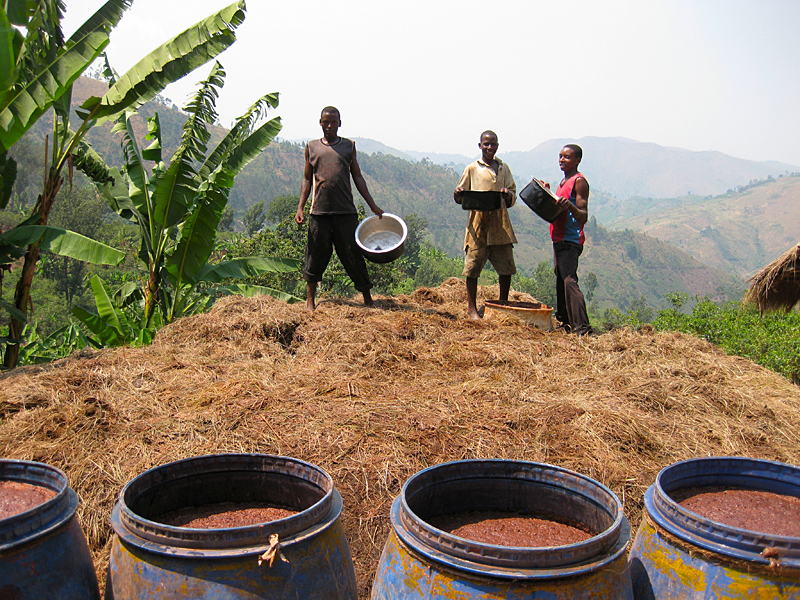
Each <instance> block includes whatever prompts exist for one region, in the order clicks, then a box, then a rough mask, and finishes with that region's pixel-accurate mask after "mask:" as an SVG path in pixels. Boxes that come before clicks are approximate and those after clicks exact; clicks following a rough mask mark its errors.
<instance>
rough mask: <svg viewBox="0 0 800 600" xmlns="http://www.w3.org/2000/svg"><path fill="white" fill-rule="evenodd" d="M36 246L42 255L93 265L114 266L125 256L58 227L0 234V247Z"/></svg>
mask: <svg viewBox="0 0 800 600" xmlns="http://www.w3.org/2000/svg"><path fill="white" fill-rule="evenodd" d="M36 242H38V243H39V247H40V248H41V249H42V250H44V251H46V252H52V253H53V254H58V255H59V256H68V257H70V258H74V259H76V260H81V261H83V262H88V263H92V264H95V265H116V264H119V263H120V262H121V261H122V259H123V258H125V253H124V252H120V251H119V250H117V249H116V248H112V247H111V246H106V245H105V244H101V243H100V242H96V241H94V240H92V239H90V238H87V237H86V236H83V235H80V234H79V233H75V232H74V231H68V230H66V229H62V228H61V227H51V226H49V225H24V226H21V227H20V226H17V227H14V228H12V229H9V230H8V231H6V232H5V233H3V234H0V246H2V245H4V244H8V245H12V246H16V247H22V246H28V245H30V244H34V243H36Z"/></svg>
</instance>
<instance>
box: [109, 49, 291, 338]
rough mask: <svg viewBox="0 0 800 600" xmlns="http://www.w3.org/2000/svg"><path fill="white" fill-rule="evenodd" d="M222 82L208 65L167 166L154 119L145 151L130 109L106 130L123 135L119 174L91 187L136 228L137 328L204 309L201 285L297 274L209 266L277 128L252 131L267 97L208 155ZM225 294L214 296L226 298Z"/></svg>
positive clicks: (233, 264) (265, 267) (287, 265)
mask: <svg viewBox="0 0 800 600" xmlns="http://www.w3.org/2000/svg"><path fill="white" fill-rule="evenodd" d="M224 82H225V70H224V69H223V67H222V65H220V64H219V63H218V62H215V64H214V65H213V67H212V69H211V72H210V73H209V75H208V77H207V78H206V79H205V80H204V81H202V82H200V84H199V88H198V90H197V91H196V92H195V93H194V94H193V95H192V96H191V97H190V98H189V101H188V102H187V104H186V106H184V111H185V113H186V114H187V115H188V119H187V120H186V123H185V124H184V126H183V133H182V136H181V143H180V145H179V146H178V149H177V150H176V151H175V153H174V154H173V156H172V158H171V159H170V161H169V165H167V164H165V163H164V161H163V159H162V156H161V128H160V124H159V120H158V114H156V115H154V116H153V117H151V118H150V119H148V134H147V136H146V139H147V140H148V141H150V142H151V143H150V145H149V146H147V147H146V148H144V149H141V145H140V144H139V142H138V141H137V139H136V137H135V135H134V131H133V126H132V124H131V117H132V116H133V114H134V113H133V112H132V111H127V112H125V113H124V114H123V115H121V116H120V117H119V119H118V121H117V124H116V125H115V127H114V130H113V131H115V132H117V133H121V134H122V148H123V154H124V157H125V166H124V167H123V169H122V170H121V171H120V170H119V169H117V168H116V167H115V168H112V169H109V170H108V171H107V173H108V175H107V177H104V178H102V179H101V180H100V181H98V182H97V183H98V187H99V189H100V190H101V192H102V193H103V195H104V196H105V197H106V199H107V200H108V202H109V204H110V205H111V207H112V208H113V209H114V210H115V211H116V212H117V214H119V215H120V216H121V217H122V218H124V219H128V220H130V221H131V222H133V223H135V224H136V225H137V227H138V229H139V233H140V236H141V248H140V250H139V258H140V259H141V260H142V262H143V263H144V265H145V267H146V269H147V274H146V281H145V283H144V284H143V290H142V293H143V297H144V321H143V324H142V326H143V327H148V326H149V323H150V320H151V319H152V318H153V315H154V314H156V308H157V307H159V309H160V313H161V315H162V317H163V318H164V320H165V322H167V323H169V322H172V321H173V320H175V319H177V318H178V317H180V316H182V315H185V314H190V313H192V312H195V311H197V310H199V309H200V308H201V307H203V306H206V305H207V300H203V299H202V298H201V295H198V293H197V287H198V284H200V283H212V284H213V283H219V282H222V280H223V279H238V278H245V277H252V276H254V275H258V274H261V273H266V272H289V271H296V270H297V269H298V268H299V264H300V263H299V261H297V260H295V259H288V258H264V257H246V258H239V259H235V260H234V261H227V262H223V263H221V264H218V265H209V264H208V260H209V258H210V256H211V253H212V251H213V249H214V241H215V238H216V232H217V226H218V225H219V221H220V218H221V217H222V213H223V212H224V210H225V207H226V205H227V203H228V195H229V193H230V189H231V187H233V183H234V179H235V177H236V176H237V175H238V174H239V173H240V172H241V171H242V169H244V167H245V166H247V164H249V163H250V161H252V160H253V159H254V158H255V157H257V156H258V155H259V154H260V153H261V152H262V151H263V150H264V149H265V148H266V147H267V146H268V145H269V143H270V142H271V141H272V140H273V139H274V138H275V136H276V135H277V134H278V132H279V131H280V129H281V122H280V117H275V118H273V119H270V120H268V121H266V122H263V123H262V124H260V125H259V123H260V122H261V121H262V119H263V117H265V115H266V113H267V111H268V109H270V108H276V107H277V106H278V94H275V93H272V94H266V95H264V96H262V97H261V98H259V99H258V100H257V101H256V102H255V103H254V104H253V105H252V106H250V108H248V109H247V111H245V113H244V114H243V115H242V116H240V117H239V118H238V119H237V120H236V122H235V124H234V125H233V127H232V128H231V130H230V131H229V132H228V133H227V134H226V135H225V136H224V137H223V139H222V140H221V141H220V142H219V144H217V146H216V147H215V148H214V149H213V150H211V151H210V152H209V148H208V145H207V144H208V140H209V139H210V137H211V134H210V133H209V129H208V128H209V126H210V125H213V124H214V123H215V122H216V120H217V111H216V99H217V97H218V95H219V89H220V88H222V87H223V85H224ZM96 158H97V157H94V158H93V160H95V159H96ZM151 163H152V164H151ZM97 172H98V173H103V172H104V171H103V168H102V167H99V168H97ZM103 180H105V183H104V182H103ZM232 289H233V288H220V289H217V288H214V289H213V291H214V292H219V293H231V290H232ZM271 292H272V293H273V295H276V296H279V297H283V298H284V299H286V300H297V299H296V298H293V297H292V296H289V295H288V294H284V293H283V292H280V291H277V290H271Z"/></svg>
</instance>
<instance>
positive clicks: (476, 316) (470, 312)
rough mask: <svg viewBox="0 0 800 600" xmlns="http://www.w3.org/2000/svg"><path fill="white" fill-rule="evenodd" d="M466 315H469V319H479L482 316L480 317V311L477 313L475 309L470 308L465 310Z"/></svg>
mask: <svg viewBox="0 0 800 600" xmlns="http://www.w3.org/2000/svg"><path fill="white" fill-rule="evenodd" d="M467 317H469V318H470V319H472V320H474V321H477V320H480V319H482V318H483V317H481V315H480V313H478V311H477V310H472V309H470V310H468V311H467Z"/></svg>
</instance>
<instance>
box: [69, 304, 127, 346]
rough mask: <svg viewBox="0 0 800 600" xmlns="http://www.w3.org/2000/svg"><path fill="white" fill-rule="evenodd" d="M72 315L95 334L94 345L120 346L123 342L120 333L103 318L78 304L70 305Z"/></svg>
mask: <svg viewBox="0 0 800 600" xmlns="http://www.w3.org/2000/svg"><path fill="white" fill-rule="evenodd" d="M72 315H73V316H74V317H75V318H76V319H78V320H79V321H80V322H81V323H83V324H84V325H85V326H86V328H87V329H88V330H89V331H91V332H92V333H93V334H95V335H96V336H97V340H96V342H95V345H98V346H121V345H122V344H124V343H125V340H124V339H122V337H121V333H120V332H119V331H117V330H116V329H114V328H113V327H111V326H110V325H109V324H108V323H106V322H105V321H104V320H103V319H101V318H100V317H99V316H98V315H96V314H94V313H90V312H89V311H88V310H86V309H85V308H82V307H80V306H73V307H72Z"/></svg>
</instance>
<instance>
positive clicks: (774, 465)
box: [630, 457, 800, 600]
mask: <svg viewBox="0 0 800 600" xmlns="http://www.w3.org/2000/svg"><path fill="white" fill-rule="evenodd" d="M689 488H692V492H693V494H692V495H694V494H696V493H701V492H702V490H703V488H706V489H708V490H710V491H712V490H713V491H716V490H717V489H719V488H737V489H747V490H758V491H766V492H773V493H776V494H782V495H787V496H795V497H797V498H800V468H798V467H796V466H793V465H787V464H785V463H779V462H773V461H768V460H757V459H754V458H738V457H711V458H694V459H691V460H685V461H681V462H678V463H675V464H673V465H670V466H668V467H666V468H665V469H663V470H662V471H661V472H660V473H659V474H658V477H657V478H656V481H655V483H654V484H653V485H651V486H650V488H649V489H648V490H647V492H646V493H645V497H644V505H645V511H644V516H643V518H642V523H641V525H640V527H639V531H638V533H637V534H636V539H635V541H634V543H633V546H632V547H631V554H630V570H631V578H632V580H633V586H634V595H635V597H636V598H637V599H641V600H654V599H664V600H678V599H679V598H680V599H689V600H693V599H697V600H699V599H703V600H705V599H706V598H785V599H789V598H793V599H799V598H800V538H795V537H787V536H779V535H770V534H765V533H761V532H757V531H749V530H746V529H739V528H737V527H732V526H730V525H726V524H723V523H719V522H717V521H713V520H711V519H707V518H705V517H703V516H701V515H699V514H697V513H695V512H692V511H691V510H688V509H687V508H685V507H684V506H681V504H680V503H679V502H678V501H676V498H680V497H681V495H682V494H681V492H682V491H683V490H687V489H689ZM767 549H770V550H767Z"/></svg>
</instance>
